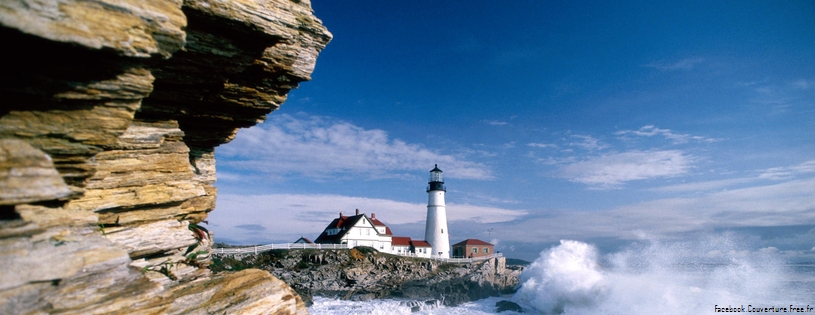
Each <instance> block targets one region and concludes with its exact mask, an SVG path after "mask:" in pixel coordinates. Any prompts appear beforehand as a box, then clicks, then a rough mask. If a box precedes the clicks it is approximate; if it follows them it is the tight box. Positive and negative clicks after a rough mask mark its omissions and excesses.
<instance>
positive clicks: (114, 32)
mask: <svg viewBox="0 0 815 315" xmlns="http://www.w3.org/2000/svg"><path fill="white" fill-rule="evenodd" d="M0 36H2V38H3V39H4V42H5V43H6V45H5V46H4V47H5V48H4V49H3V58H2V60H0V63H2V71H0V91H2V94H3V101H2V103H3V105H2V106H0V266H3V268H2V270H0V313H2V314H35V313H36V314H40V313H58V314H103V313H104V314H118V313H127V314H131V313H138V314H181V313H184V314H212V313H228V314H238V313H284V314H285V313H304V312H306V310H305V309H304V305H303V302H302V300H301V299H300V297H299V296H297V294H295V293H294V292H293V291H292V290H291V288H289V287H288V286H287V285H285V284H284V283H283V282H281V281H280V280H277V279H276V278H274V277H273V276H271V275H270V274H269V273H267V272H265V271H260V270H245V271H242V272H237V273H222V274H217V275H213V274H211V273H210V271H209V270H208V269H207V265H208V264H209V262H210V260H209V255H208V254H209V251H210V246H211V236H212V235H211V234H210V233H209V232H208V231H207V230H206V229H205V228H204V227H202V225H200V223H201V221H203V220H205V218H206V216H207V213H208V212H210V211H212V210H213V209H214V208H215V195H216V189H215V187H214V186H213V183H214V181H215V158H214V148H215V147H216V146H218V145H220V144H223V143H226V142H228V141H230V140H231V139H232V138H233V137H234V136H235V134H236V132H237V130H238V129H239V128H244V127H249V126H252V125H254V124H256V123H258V122H260V121H263V119H264V118H265V115H266V114H268V113H269V112H271V111H273V110H275V109H276V108H278V106H280V104H282V103H283V101H285V99H286V94H287V93H288V92H289V90H291V89H292V88H295V87H296V86H297V84H298V83H299V82H302V81H305V80H309V79H310V74H311V72H312V70H313V69H314V65H315V60H316V57H317V54H318V53H319V51H320V50H321V49H323V48H324V47H325V45H326V44H327V43H328V42H329V41H330V39H331V34H330V33H329V32H328V31H327V30H326V29H325V28H324V27H323V26H322V24H321V22H320V20H318V19H317V18H316V17H315V16H314V15H313V12H312V10H311V4H310V3H309V1H308V0H229V1H226V0H91V1H88V0H50V1H39V0H15V1H2V2H0Z"/></svg>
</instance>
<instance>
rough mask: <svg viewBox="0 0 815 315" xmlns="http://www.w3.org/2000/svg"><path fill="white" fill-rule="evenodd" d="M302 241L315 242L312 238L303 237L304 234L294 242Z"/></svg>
mask: <svg viewBox="0 0 815 315" xmlns="http://www.w3.org/2000/svg"><path fill="white" fill-rule="evenodd" d="M300 241H303V243H306V244H314V242H312V241H311V240H310V239H308V238H305V237H302V236H301V237H300V238H298V239H297V240H296V241H294V242H295V243H299V242H300Z"/></svg>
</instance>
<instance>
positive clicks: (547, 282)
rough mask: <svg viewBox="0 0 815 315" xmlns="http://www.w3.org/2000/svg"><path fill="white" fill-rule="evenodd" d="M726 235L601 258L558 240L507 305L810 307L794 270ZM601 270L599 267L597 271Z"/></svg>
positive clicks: (644, 245)
mask: <svg viewBox="0 0 815 315" xmlns="http://www.w3.org/2000/svg"><path fill="white" fill-rule="evenodd" d="M740 248H744V245H743V244H741V242H738V240H737V239H735V238H734V237H733V236H732V235H728V234H723V235H713V236H709V237H703V238H701V239H698V240H694V241H685V242H659V241H655V240H646V241H643V242H638V243H635V244H634V245H632V246H630V247H628V248H627V249H625V250H623V251H621V252H618V253H614V254H610V255H607V256H605V257H603V259H599V257H598V254H597V250H596V248H595V247H594V246H592V245H589V244H586V243H582V242H577V241H561V244H560V245H558V246H556V247H553V248H551V249H549V250H546V251H544V252H542V253H541V256H540V258H539V259H538V260H536V261H535V262H534V263H533V264H532V265H530V266H529V268H527V269H526V270H524V274H523V276H522V281H523V282H522V285H521V288H520V289H519V291H518V292H517V293H516V294H515V296H514V297H513V300H515V301H516V302H519V303H521V304H523V305H526V306H528V307H529V308H532V309H535V310H537V311H540V312H543V313H546V314H550V313H555V314H560V313H563V314H666V315H670V314H707V313H713V311H714V307H715V306H717V305H718V306H721V305H724V306H727V305H742V304H743V305H744V306H747V305H763V306H766V307H772V306H777V305H786V304H804V305H806V304H812V301H806V299H807V298H805V297H804V296H806V295H801V294H800V292H801V291H800V289H801V288H797V287H795V286H791V285H790V283H791V282H789V280H790V276H791V275H793V273H792V271H791V270H789V269H788V268H786V267H785V266H786V265H785V262H784V260H783V259H779V258H777V257H774V256H773V255H771V253H768V252H762V251H756V252H749V251H745V250H743V249H740ZM601 265H602V267H601Z"/></svg>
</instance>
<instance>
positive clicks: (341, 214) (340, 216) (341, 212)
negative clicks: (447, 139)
mask: <svg viewBox="0 0 815 315" xmlns="http://www.w3.org/2000/svg"><path fill="white" fill-rule="evenodd" d="M340 219H342V211H340Z"/></svg>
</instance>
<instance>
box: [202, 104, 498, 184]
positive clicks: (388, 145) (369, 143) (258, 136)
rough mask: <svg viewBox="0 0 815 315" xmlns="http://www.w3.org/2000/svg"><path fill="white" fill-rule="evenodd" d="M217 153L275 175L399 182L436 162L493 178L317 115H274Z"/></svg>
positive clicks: (464, 163) (453, 173)
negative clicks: (391, 179)
mask: <svg viewBox="0 0 815 315" xmlns="http://www.w3.org/2000/svg"><path fill="white" fill-rule="evenodd" d="M217 153H218V155H219V158H221V160H219V163H222V164H223V165H228V166H231V167H233V168H236V169H243V170H250V171H255V172H261V173H267V174H277V175H282V174H293V173H294V174H302V175H305V176H309V177H315V178H326V177H337V176H348V175H353V176H355V177H359V176H360V175H361V176H364V177H367V178H396V177H402V176H407V175H406V174H409V173H411V172H414V171H427V170H428V169H429V168H432V165H434V164H438V165H439V167H440V168H442V169H443V170H444V171H445V173H444V174H445V175H446V176H448V177H450V178H465V179H492V178H493V175H492V172H491V171H490V169H489V168H488V167H486V166H485V165H483V164H481V163H477V162H471V161H468V160H466V159H464V158H462V157H459V156H454V155H446V154H441V153H437V152H434V151H431V150H429V149H427V148H425V147H423V146H422V145H420V144H410V143H406V142H404V141H402V140H399V139H389V137H388V133H387V132H385V131H384V130H379V129H371V130H367V129H364V128H361V127H358V126H355V125H353V124H350V123H347V122H342V121H334V120H331V119H330V118H323V117H313V116H312V117H308V118H305V119H298V118H296V117H293V116H290V115H275V116H273V117H272V118H271V119H270V120H269V121H268V122H267V123H265V124H263V125H260V126H257V127H254V128H250V129H242V130H241V131H240V134H239V136H238V137H237V138H236V139H235V140H234V141H233V142H232V143H229V144H227V145H224V146H222V147H219V148H218V150H217Z"/></svg>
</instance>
